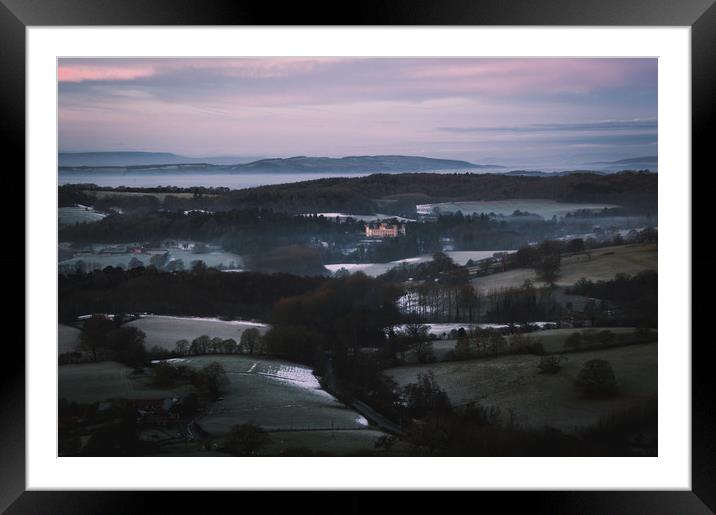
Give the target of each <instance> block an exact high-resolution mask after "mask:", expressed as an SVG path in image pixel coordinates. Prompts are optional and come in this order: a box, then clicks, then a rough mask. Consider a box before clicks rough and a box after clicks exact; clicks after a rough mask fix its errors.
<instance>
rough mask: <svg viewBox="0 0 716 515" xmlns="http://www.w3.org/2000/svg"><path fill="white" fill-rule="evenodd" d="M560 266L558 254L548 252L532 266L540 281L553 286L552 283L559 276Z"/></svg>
mask: <svg viewBox="0 0 716 515" xmlns="http://www.w3.org/2000/svg"><path fill="white" fill-rule="evenodd" d="M560 267H561V258H560V256H559V254H550V255H547V256H543V257H542V259H540V260H539V261H538V262H537V263H536V264H535V267H534V268H535V272H536V273H537V277H538V278H539V279H540V280H541V281H543V282H545V283H547V284H549V285H550V286H554V283H555V282H556V281H557V279H558V278H559V273H560Z"/></svg>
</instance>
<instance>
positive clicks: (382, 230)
mask: <svg viewBox="0 0 716 515" xmlns="http://www.w3.org/2000/svg"><path fill="white" fill-rule="evenodd" d="M365 235H366V236H367V237H369V238H396V237H398V236H405V225H403V224H386V223H379V224H365Z"/></svg>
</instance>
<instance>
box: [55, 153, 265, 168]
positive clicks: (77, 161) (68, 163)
mask: <svg viewBox="0 0 716 515" xmlns="http://www.w3.org/2000/svg"><path fill="white" fill-rule="evenodd" d="M255 159H257V156H215V157H187V156H180V155H177V154H172V153H170V152H60V153H59V154H58V164H59V166H60V167H88V168H95V167H120V168H121V167H127V166H143V165H144V166H146V165H176V164H200V163H207V164H212V165H229V164H238V163H246V162H250V161H254V160H255Z"/></svg>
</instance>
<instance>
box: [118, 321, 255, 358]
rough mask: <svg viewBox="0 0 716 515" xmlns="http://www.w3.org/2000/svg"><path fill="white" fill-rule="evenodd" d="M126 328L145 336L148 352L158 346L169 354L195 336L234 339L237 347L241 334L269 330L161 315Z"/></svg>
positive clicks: (246, 324) (231, 322) (245, 324)
mask: <svg viewBox="0 0 716 515" xmlns="http://www.w3.org/2000/svg"><path fill="white" fill-rule="evenodd" d="M126 326H128V327H136V328H137V329H140V330H142V331H143V332H144V334H145V335H146V339H145V346H146V347H147V349H151V348H152V347H154V346H157V347H161V348H163V349H165V350H169V351H173V350H174V349H175V347H176V342H177V341H179V340H182V339H184V340H188V341H189V342H191V341H192V340H193V339H194V338H196V337H198V336H202V335H206V336H209V337H210V338H214V337H217V338H222V339H228V338H233V339H234V340H236V342H237V343H238V342H239V341H240V340H241V333H243V332H244V331H245V330H246V329H248V328H249V327H255V328H257V329H258V330H259V332H260V333H261V334H263V333H265V332H266V330H267V329H268V327H267V326H266V325H265V324H258V323H253V322H242V321H237V320H219V319H218V318H194V317H173V316H162V315H146V316H143V317H142V318H140V319H137V320H133V321H131V322H127V324H126Z"/></svg>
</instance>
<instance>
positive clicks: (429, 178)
mask: <svg viewBox="0 0 716 515" xmlns="http://www.w3.org/2000/svg"><path fill="white" fill-rule="evenodd" d="M657 183H658V177H657V175H656V174H654V173H636V172H625V173H610V174H595V173H571V174H558V175H552V174H548V175H546V176H536V177H529V176H527V177H525V176H519V175H509V174H493V173H455V174H438V173H402V174H385V173H383V174H373V175H369V176H365V177H353V178H348V177H330V178H325V179H316V180H311V181H302V182H296V183H287V184H277V185H267V186H259V187H256V188H247V189H242V190H234V191H231V192H229V193H227V194H226V195H225V196H224V197H223V198H224V199H225V200H226V201H227V204H226V205H227V207H229V206H231V207H233V206H239V205H240V206H243V207H261V208H269V209H276V210H280V211H286V212H296V213H306V212H334V211H336V212H353V213H374V212H379V213H391V214H400V213H402V212H405V213H408V212H410V210H411V209H412V210H413V211H414V209H415V204H416V203H435V202H453V201H474V200H505V199H515V198H524V199H535V198H542V199H551V200H556V201H559V202H603V203H608V204H617V205H620V206H631V207H639V208H654V209H655V208H656V201H657V194H656V193H657V189H656V188H657Z"/></svg>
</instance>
